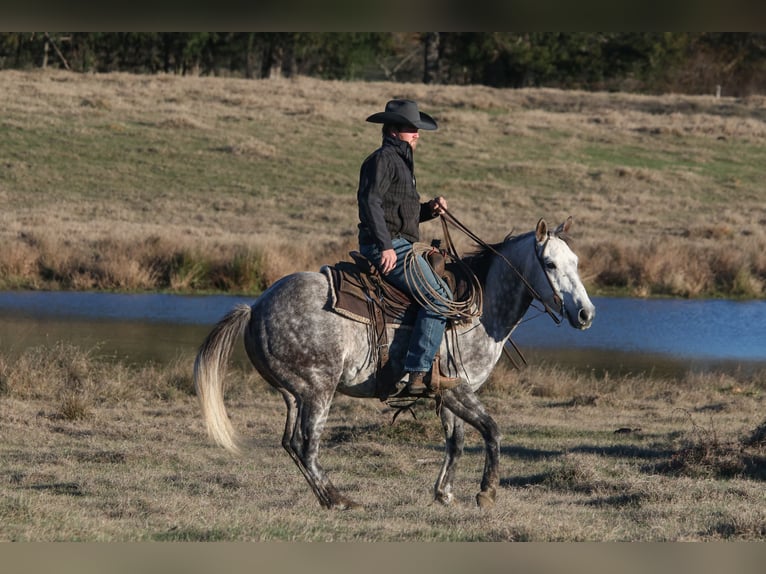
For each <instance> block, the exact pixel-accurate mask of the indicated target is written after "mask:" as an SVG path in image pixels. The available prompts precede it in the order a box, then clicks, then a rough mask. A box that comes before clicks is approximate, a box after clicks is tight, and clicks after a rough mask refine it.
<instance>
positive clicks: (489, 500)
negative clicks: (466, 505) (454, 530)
mask: <svg viewBox="0 0 766 574" xmlns="http://www.w3.org/2000/svg"><path fill="white" fill-rule="evenodd" d="M476 504H478V505H479V508H492V507H493V506H495V493H494V491H482V492H480V493H479V494H477V495H476Z"/></svg>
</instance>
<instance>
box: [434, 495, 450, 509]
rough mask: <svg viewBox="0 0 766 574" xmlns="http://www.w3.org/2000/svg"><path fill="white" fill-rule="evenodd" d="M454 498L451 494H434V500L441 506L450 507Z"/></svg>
mask: <svg viewBox="0 0 766 574" xmlns="http://www.w3.org/2000/svg"><path fill="white" fill-rule="evenodd" d="M454 498H455V495H454V494H452V493H451V492H440V493H437V494H436V496H435V497H434V500H436V502H438V503H440V504H443V505H444V506H450V505H451V504H452V500H453V499H454Z"/></svg>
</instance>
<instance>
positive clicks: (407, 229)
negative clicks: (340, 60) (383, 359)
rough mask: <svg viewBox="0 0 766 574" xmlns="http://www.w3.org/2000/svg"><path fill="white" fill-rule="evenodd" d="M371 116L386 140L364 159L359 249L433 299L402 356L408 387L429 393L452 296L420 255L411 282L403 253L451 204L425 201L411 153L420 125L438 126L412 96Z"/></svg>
mask: <svg viewBox="0 0 766 574" xmlns="http://www.w3.org/2000/svg"><path fill="white" fill-rule="evenodd" d="M367 121H368V122H372V123H377V124H383V128H382V134H383V143H382V145H381V146H380V147H379V148H378V149H376V150H375V151H374V152H372V153H371V154H370V155H369V156H368V157H367V158H366V159H365V160H364V162H363V163H362V167H361V169H360V172H359V189H358V191H357V202H358V205H359V251H360V252H361V253H362V254H363V255H364V256H365V257H367V258H368V259H370V260H371V261H372V262H373V263H375V265H376V266H377V268H378V270H379V271H380V272H381V274H382V275H383V277H384V278H385V279H386V281H388V282H389V283H391V284H392V285H394V286H395V287H397V288H398V289H400V290H402V291H404V292H406V293H410V294H412V293H413V291H415V290H417V291H418V292H419V293H421V294H423V295H425V296H426V298H427V299H428V301H429V302H430V303H431V305H421V306H420V308H419V309H418V314H417V318H416V321H415V325H414V327H413V331H412V335H411V337H410V343H409V347H408V349H407V354H406V357H405V361H404V370H405V371H406V372H407V373H408V375H409V376H408V381H407V387H406V391H407V392H408V393H409V394H411V395H415V396H420V395H426V394H428V393H429V392H430V391H432V390H433V389H431V388H430V384H431V374H430V373H431V369H432V366H433V361H434V357H435V356H436V353H437V351H438V350H439V346H440V345H441V341H442V338H443V336H444V329H445V326H446V322H447V320H446V318H445V316H444V314H443V312H441V311H444V310H445V307H446V305H445V301H446V302H449V301H451V300H452V299H453V295H452V292H451V291H450V289H449V287H448V286H447V285H446V284H445V283H444V281H442V280H441V278H440V277H438V276H437V275H436V274H435V273H434V272H433V270H432V269H431V267H430V265H429V264H428V263H427V262H426V260H425V259H424V258H423V257H422V256H421V255H417V256H415V261H416V264H417V265H418V267H419V268H420V272H419V273H414V274H411V275H415V279H416V284H414V285H412V286H411V285H409V284H408V282H407V279H406V278H405V271H404V269H405V258H406V257H407V255H408V254H409V253H410V252H411V251H412V247H413V243H416V242H417V241H418V240H419V238H420V234H419V224H420V222H421V221H428V220H430V219H434V218H436V217H438V216H439V215H440V214H442V213H444V212H445V211H446V209H447V200H446V199H444V197H441V196H439V197H435V198H434V199H432V200H430V201H427V202H425V203H421V201H420V196H419V195H418V192H417V188H416V181H415V164H414V160H413V152H414V150H415V148H416V147H417V144H418V141H419V139H420V134H419V130H421V129H423V130H435V129H437V125H436V121H435V120H434V119H433V118H432V117H431V116H429V115H428V114H426V113H423V112H420V111H419V110H418V105H417V103H416V102H414V101H412V100H391V101H389V102H388V103H387V104H386V108H385V111H383V112H378V113H375V114H373V115H371V116H370V117H368V118H367ZM434 368H438V365H437V366H435V367H434ZM458 383H459V379H453V378H449V377H440V379H439V388H440V389H446V388H452V387H454V386H456V385H457V384H458Z"/></svg>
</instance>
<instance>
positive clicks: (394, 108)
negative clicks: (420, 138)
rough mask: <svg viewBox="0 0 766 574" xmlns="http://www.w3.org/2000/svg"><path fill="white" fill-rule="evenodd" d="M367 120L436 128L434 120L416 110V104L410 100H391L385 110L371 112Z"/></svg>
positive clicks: (423, 128) (425, 128) (377, 122)
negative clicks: (375, 112)
mask: <svg viewBox="0 0 766 574" xmlns="http://www.w3.org/2000/svg"><path fill="white" fill-rule="evenodd" d="M367 121H368V122H372V123H374V124H394V125H407V126H412V127H415V128H418V129H421V130H435V129H436V120H434V119H433V118H432V117H431V116H429V115H428V114H426V113H423V112H420V111H418V104H416V103H415V102H413V101H412V100H391V101H389V102H388V103H387V104H386V111H385V112H378V113H377V114H372V115H371V116H370V117H369V118H367Z"/></svg>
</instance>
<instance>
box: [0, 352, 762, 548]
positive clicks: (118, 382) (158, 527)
mask: <svg viewBox="0 0 766 574" xmlns="http://www.w3.org/2000/svg"><path fill="white" fill-rule="evenodd" d="M43 356H44V357H45V360H44V361H41V357H43ZM192 359H193V357H192V356H188V357H180V358H179V361H178V362H177V363H175V364H172V365H167V366H156V365H133V366H130V365H125V364H121V363H117V364H115V363H114V362H112V361H109V360H107V359H99V358H97V356H95V355H93V354H91V353H88V352H84V351H78V350H77V349H76V348H74V347H73V346H70V345H67V344H57V345H55V346H53V347H43V348H39V349H34V350H30V351H28V352H27V353H25V354H23V355H22V356H20V357H19V358H18V359H17V360H14V361H8V360H4V362H3V363H2V364H0V381H2V396H0V436H2V437H3V444H2V447H1V451H0V452H2V456H0V540H4V541H10V540H17V541H335V542H337V541H378V542H383V541H386V542H388V541H413V540H417V541H538V542H539V541H711V540H729V541H731V540H760V539H763V537H764V536H766V500H765V499H764V494H763V481H764V479H765V478H766V424H765V422H764V416H763V412H764V410H763V408H764V398H763V397H764V388H766V374H765V373H751V374H744V373H742V374H739V375H721V374H698V375H693V374H689V375H687V376H686V377H682V378H680V379H667V380H664V379H658V378H649V377H645V376H635V375H633V376H631V375H626V376H623V377H619V378H610V377H606V378H603V377H602V378H596V377H593V376H589V375H577V374H573V373H571V372H566V371H562V370H559V369H555V368H547V367H545V366H532V367H528V368H527V369H526V370H525V371H522V372H520V373H519V372H516V371H508V370H506V369H505V368H504V367H500V368H499V369H498V371H497V372H496V373H495V375H493V378H492V380H491V381H490V383H488V385H487V386H486V387H485V389H484V390H483V391H482V400H483V401H484V402H485V403H486V404H487V406H488V408H489V410H490V412H491V413H493V415H494V416H495V418H496V420H497V422H498V424H499V426H500V429H501V432H502V435H503V438H502V440H501V471H500V485H501V487H500V491H499V494H498V500H497V505H496V507H495V508H494V509H492V510H490V511H484V510H480V509H479V508H478V507H477V506H476V504H475V500H474V497H475V495H476V493H477V492H478V490H479V482H480V479H481V473H482V469H483V465H484V461H483V452H482V449H483V445H482V442H481V438H480V436H479V435H478V433H476V432H475V431H473V430H472V429H469V430H468V431H467V436H466V452H465V455H464V457H463V459H462V461H461V463H460V468H459V472H458V476H457V478H456V482H455V495H456V503H455V504H454V505H453V506H450V507H445V506H442V505H440V504H437V503H434V502H433V500H432V488H433V482H434V481H435V479H436V474H437V473H438V470H439V467H440V465H441V460H442V457H443V439H442V437H441V431H440V425H439V421H438V419H437V417H436V414H435V413H434V411H433V407H432V404H430V405H429V404H426V403H424V404H422V405H419V406H417V407H416V409H415V415H416V418H413V417H412V416H410V415H407V414H405V415H401V416H400V417H399V418H397V419H396V421H395V422H393V424H392V419H393V411H392V409H391V408H389V407H388V406H387V405H385V404H383V403H381V402H379V401H377V400H367V401H364V400H353V399H349V398H346V397H342V396H341V397H338V398H337V399H336V402H335V404H334V405H333V408H332V410H331V413H330V419H329V421H328V426H327V428H326V430H325V433H324V440H323V446H322V451H321V456H320V460H321V462H322V463H323V465H324V466H325V468H326V469H327V470H328V471H329V472H330V473H331V477H332V478H333V479H334V481H335V483H336V485H337V486H338V487H339V488H340V490H341V492H343V493H345V494H347V495H348V496H351V497H353V498H354V499H356V500H357V501H359V502H361V503H362V504H364V509H361V510H351V511H340V512H339V511H335V512H333V511H327V510H323V509H322V508H321V507H320V506H319V503H318V502H317V501H316V499H315V498H314V495H313V494H312V493H311V491H310V489H309V488H308V485H307V484H306V482H305V480H304V479H303V477H302V476H301V475H300V473H299V471H298V469H297V468H296V467H295V465H294V464H293V462H292V461H291V460H290V459H289V457H288V456H287V453H286V452H285V451H284V450H283V449H282V447H281V445H280V439H281V434H282V428H283V424H284V404H283V402H282V399H281V397H280V396H279V395H278V394H277V393H276V392H275V391H273V390H271V389H270V387H268V385H266V384H265V383H264V382H263V381H262V380H260V379H259V378H258V377H257V376H256V375H254V374H253V372H252V371H251V370H248V371H246V372H244V373H243V372H242V371H240V370H239V369H237V368H235V369H233V370H232V371H231V372H230V374H229V379H228V381H229V387H228V395H227V403H228V408H229V414H230V416H231V418H232V422H233V424H234V426H235V428H236V429H237V431H238V432H239V433H240V435H241V436H242V437H243V438H244V439H245V443H246V444H247V445H248V448H249V451H248V452H247V453H246V455H245V456H243V457H241V458H237V457H232V456H231V455H229V454H227V453H226V452H225V451H223V450H222V449H219V448H218V447H214V446H213V445H211V444H210V443H209V441H208V440H207V437H206V436H205V431H204V425H203V424H202V421H201V418H200V415H199V410H198V406H197V403H196V398H195V397H194V396H192V395H193V390H192V381H191V374H190V368H189V367H190V365H191V362H192Z"/></svg>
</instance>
